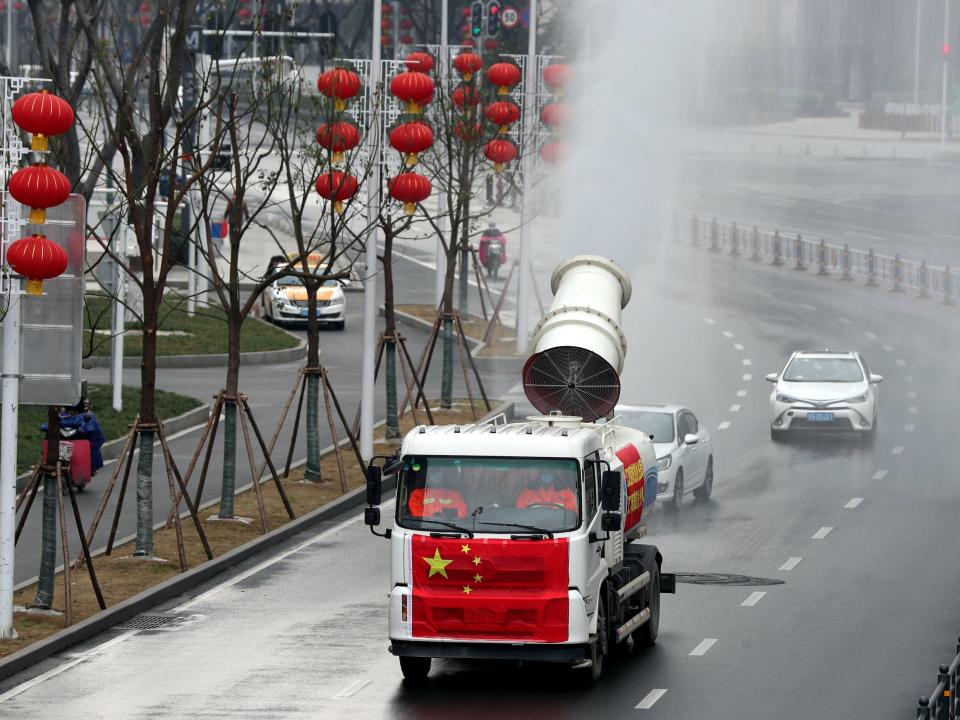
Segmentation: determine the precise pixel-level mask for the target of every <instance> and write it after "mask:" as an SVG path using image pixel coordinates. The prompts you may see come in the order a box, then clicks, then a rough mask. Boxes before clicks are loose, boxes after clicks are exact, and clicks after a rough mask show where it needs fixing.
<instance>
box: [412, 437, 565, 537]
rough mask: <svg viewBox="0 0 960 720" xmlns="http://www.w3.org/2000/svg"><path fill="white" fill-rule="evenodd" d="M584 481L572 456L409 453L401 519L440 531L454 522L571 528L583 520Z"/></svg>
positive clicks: (474, 526) (475, 528)
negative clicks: (480, 456)
mask: <svg viewBox="0 0 960 720" xmlns="http://www.w3.org/2000/svg"><path fill="white" fill-rule="evenodd" d="M580 485H581V477H580V464H579V463H578V462H577V461H576V460H572V459H571V460H558V459H532V458H478V457H469V458H455V457H425V456H408V457H405V458H404V459H403V467H402V469H401V471H400V485H399V489H398V495H397V523H398V524H399V525H400V526H402V527H407V528H412V529H417V530H436V531H437V532H449V531H450V525H456V526H457V527H459V528H462V529H463V530H464V531H466V530H469V531H470V532H484V533H505V534H522V533H526V532H534V531H535V530H536V531H542V532H550V533H554V532H566V531H569V530H575V529H576V528H577V527H579V525H580V496H581V492H580ZM438 521H440V522H438ZM518 528H529V529H528V530H521V531H518ZM454 532H455V531H454Z"/></svg>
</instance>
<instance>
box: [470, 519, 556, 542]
mask: <svg viewBox="0 0 960 720" xmlns="http://www.w3.org/2000/svg"><path fill="white" fill-rule="evenodd" d="M477 524H478V525H502V526H503V527H512V528H520V529H521V530H529V531H530V532H534V533H542V534H543V535H546V536H547V537H548V538H550V539H551V540H553V531H552V530H546V529H544V528H541V527H537V526H536V525H524V524H523V523H512V522H481V523H477Z"/></svg>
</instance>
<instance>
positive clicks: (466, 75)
mask: <svg viewBox="0 0 960 720" xmlns="http://www.w3.org/2000/svg"><path fill="white" fill-rule="evenodd" d="M472 79H473V73H472V72H465V73H464V74H463V81H464V82H470V81H471V80H472Z"/></svg>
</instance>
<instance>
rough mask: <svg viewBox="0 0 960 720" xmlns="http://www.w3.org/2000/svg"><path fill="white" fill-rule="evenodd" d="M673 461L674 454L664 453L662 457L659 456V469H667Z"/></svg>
mask: <svg viewBox="0 0 960 720" xmlns="http://www.w3.org/2000/svg"><path fill="white" fill-rule="evenodd" d="M671 463H673V456H672V455H664V456H663V457H662V458H657V470H666V469H667V468H669V467H670V465H671Z"/></svg>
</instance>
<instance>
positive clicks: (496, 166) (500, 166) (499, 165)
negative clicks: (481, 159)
mask: <svg viewBox="0 0 960 720" xmlns="http://www.w3.org/2000/svg"><path fill="white" fill-rule="evenodd" d="M493 171H494V172H495V173H496V174H497V175H499V174H500V173H502V172H503V163H494V165H493Z"/></svg>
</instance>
